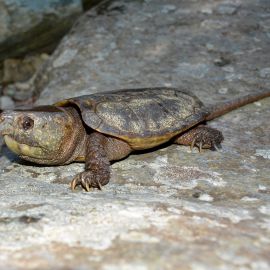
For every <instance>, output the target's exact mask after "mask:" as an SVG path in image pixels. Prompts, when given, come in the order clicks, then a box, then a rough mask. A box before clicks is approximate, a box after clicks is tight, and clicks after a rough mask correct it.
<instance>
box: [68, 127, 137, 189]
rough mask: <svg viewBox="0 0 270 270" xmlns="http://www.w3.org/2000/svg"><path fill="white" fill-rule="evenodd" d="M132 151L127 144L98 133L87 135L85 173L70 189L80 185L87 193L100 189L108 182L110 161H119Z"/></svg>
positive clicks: (75, 180)
mask: <svg viewBox="0 0 270 270" xmlns="http://www.w3.org/2000/svg"><path fill="white" fill-rule="evenodd" d="M131 151H132V149H131V147H130V146H129V144H128V143H126V142H124V141H122V140H120V139H117V138H113V137H109V136H108V137H107V136H105V135H103V134H101V133H99V132H94V133H91V134H90V135H88V137H87V142H86V149H85V171H84V172H82V173H80V174H78V175H77V176H76V177H75V178H74V179H73V180H72V182H71V189H72V190H74V189H75V188H76V186H77V185H81V186H82V187H83V188H85V189H86V190H87V191H90V188H98V189H101V187H102V186H104V185H106V184H107V183H108V182H109V181H110V161H111V160H119V159H122V158H124V157H126V156H128V155H129V154H130V152H131Z"/></svg>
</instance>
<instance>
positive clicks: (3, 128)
mask: <svg viewBox="0 0 270 270" xmlns="http://www.w3.org/2000/svg"><path fill="white" fill-rule="evenodd" d="M12 123H13V115H12V111H3V112H1V114H0V135H2V136H4V135H9V134H12V133H13V126H12Z"/></svg>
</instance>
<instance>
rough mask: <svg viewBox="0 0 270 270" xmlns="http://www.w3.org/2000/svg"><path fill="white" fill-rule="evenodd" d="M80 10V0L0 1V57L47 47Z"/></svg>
mask: <svg viewBox="0 0 270 270" xmlns="http://www.w3.org/2000/svg"><path fill="white" fill-rule="evenodd" d="M81 13H82V4H81V1H80V0H69V1H65V0H44V1H31V0H27V1H26V0H15V1H14V0H3V1H1V2H0V61H2V60H3V59H6V58H11V57H18V56H21V55H25V54H26V53H28V52H31V53H33V51H35V50H41V49H42V50H51V49H50V48H53V47H55V45H56V44H57V43H58V42H59V40H60V39H61V37H62V36H63V35H64V34H65V33H66V32H67V31H68V29H69V28H70V27H71V25H72V24H73V23H74V21H75V19H76V18H77V17H78V16H79V14H81Z"/></svg>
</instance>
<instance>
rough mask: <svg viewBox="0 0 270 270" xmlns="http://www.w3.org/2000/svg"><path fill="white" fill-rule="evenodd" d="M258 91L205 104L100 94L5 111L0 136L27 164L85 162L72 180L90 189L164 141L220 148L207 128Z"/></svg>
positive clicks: (149, 92) (167, 91) (164, 93)
mask: <svg viewBox="0 0 270 270" xmlns="http://www.w3.org/2000/svg"><path fill="white" fill-rule="evenodd" d="M269 96H270V91H269V90H267V91H263V92H258V93H254V94H250V95H246V96H244V97H240V98H237V99H235V100H233V101H227V102H223V103H219V104H216V105H210V106H205V105H204V104H203V103H202V102H201V101H200V100H199V99H198V98H197V97H196V96H195V95H193V94H191V93H189V92H186V91H183V90H179V89H174V88H144V89H128V90H116V91H110V92H101V93H97V94H92V95H86V96H80V97H75V98H71V99H67V100H63V101H59V102H57V103H55V104H54V105H50V106H40V107H35V108H32V109H29V110H15V111H4V112H2V113H1V115H0V132H1V134H2V135H3V136H4V140H5V142H6V144H7V146H8V147H9V148H10V149H11V150H12V151H13V152H15V153H16V154H17V155H19V156H20V157H21V158H23V159H25V160H29V161H31V162H35V163H39V164H47V165H63V164H68V163H71V162H74V161H85V171H84V172H81V173H79V174H78V175H77V176H75V178H74V179H73V180H72V182H71V188H72V189H75V187H76V186H77V185H81V186H82V187H83V188H85V190H87V191H89V190H90V188H91V187H92V188H99V189H101V187H102V186H103V185H106V184H107V183H108V182H109V180H110V162H111V161H113V160H119V159H122V158H124V157H126V156H128V155H129V154H130V153H131V152H132V151H135V150H136V151H139V150H144V149H149V148H153V147H156V146H158V145H161V144H163V143H165V142H169V141H170V142H172V143H176V144H183V145H190V147H191V148H193V147H194V146H196V147H198V149H199V151H201V150H202V149H211V150H216V149H218V148H220V147H221V146H220V144H221V142H222V141H223V135H222V133H221V132H220V131H218V130H216V129H213V128H210V127H208V126H206V125H205V124H204V122H205V121H206V120H211V119H213V118H216V117H218V116H220V115H222V114H224V113H226V112H229V111H231V110H233V109H236V108H238V107H240V106H243V105H245V104H248V103H251V102H254V101H256V100H259V99H262V98H265V97H269Z"/></svg>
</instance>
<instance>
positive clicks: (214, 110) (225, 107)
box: [206, 90, 270, 120]
mask: <svg viewBox="0 0 270 270" xmlns="http://www.w3.org/2000/svg"><path fill="white" fill-rule="evenodd" d="M266 97H270V90H266V91H263V92H258V93H255V94H249V95H246V96H243V97H239V98H236V99H234V100H231V101H225V102H220V103H218V104H216V105H212V106H211V105H210V106H209V114H208V116H207V117H206V120H212V119H214V118H216V117H219V116H221V115H223V114H225V113H227V112H230V111H232V110H234V109H237V108H239V107H242V106H244V105H246V104H249V103H252V102H255V101H257V100H260V99H263V98H266Z"/></svg>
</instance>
